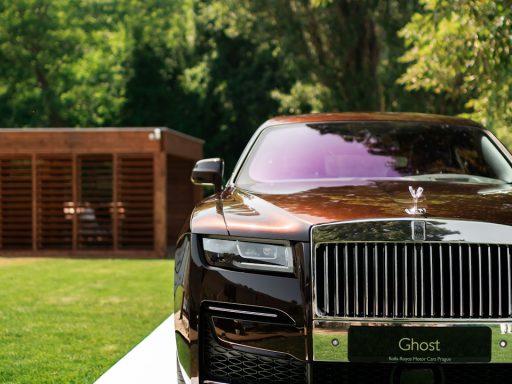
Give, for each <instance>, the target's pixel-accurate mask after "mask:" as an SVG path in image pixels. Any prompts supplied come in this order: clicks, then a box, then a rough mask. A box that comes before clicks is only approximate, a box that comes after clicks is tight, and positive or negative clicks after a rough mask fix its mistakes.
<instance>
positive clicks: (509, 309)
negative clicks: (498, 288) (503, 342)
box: [507, 247, 512, 316]
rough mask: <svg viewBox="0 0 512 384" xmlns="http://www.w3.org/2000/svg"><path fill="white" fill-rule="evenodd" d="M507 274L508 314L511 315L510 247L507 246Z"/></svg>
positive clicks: (511, 278)
mask: <svg viewBox="0 0 512 384" xmlns="http://www.w3.org/2000/svg"><path fill="white" fill-rule="evenodd" d="M507 276H508V280H507V282H508V315H509V316H512V266H511V260H510V247H508V248H507Z"/></svg>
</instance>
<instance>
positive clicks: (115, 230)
mask: <svg viewBox="0 0 512 384" xmlns="http://www.w3.org/2000/svg"><path fill="white" fill-rule="evenodd" d="M112 156H113V159H112V184H113V185H112V245H113V249H114V251H117V249H118V243H119V218H118V211H119V207H118V195H117V184H118V173H119V171H118V159H119V155H118V154H117V153H114V154H113V155H112Z"/></svg>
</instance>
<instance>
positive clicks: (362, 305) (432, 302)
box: [315, 242, 512, 319]
mask: <svg viewBox="0 0 512 384" xmlns="http://www.w3.org/2000/svg"><path fill="white" fill-rule="evenodd" d="M511 248H512V246H510V245H496V244H468V243H436V242H432V243H427V242H425V243H423V242H422V243H328V244H318V245H317V246H316V247H315V250H316V251H315V252H316V254H315V276H316V279H315V293H316V305H317V313H318V314H319V315H320V316H326V317H345V318H436V319H437V318H449V319H453V318H460V319H466V318H478V319H499V318H509V317H511V316H512V265H511V262H512V260H511V256H512V255H511V253H512V250H511Z"/></svg>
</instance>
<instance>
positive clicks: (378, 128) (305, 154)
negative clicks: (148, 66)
mask: <svg viewBox="0 0 512 384" xmlns="http://www.w3.org/2000/svg"><path fill="white" fill-rule="evenodd" d="M346 178H407V179H419V180H423V179H424V180H432V181H437V180H443V181H453V182H484V183H497V182H498V183H499V182H508V183H509V182H511V181H512V168H511V165H510V164H509V162H508V161H507V160H506V158H505V157H504V156H503V155H502V153H501V152H500V151H499V150H498V149H497V147H496V146H495V145H494V144H493V142H492V141H491V139H490V138H489V137H488V136H487V135H486V134H485V132H484V131H483V130H480V129H476V128H468V127H455V126H446V125H429V124H424V123H396V122H393V123H390V122H356V123H354V122H348V123H325V124H307V125H304V124H299V125H297V124H295V125H285V126H275V127H269V128H267V129H265V130H264V131H263V132H262V133H261V134H260V136H259V138H258V139H257V141H256V143H255V145H254V146H253V148H252V149H251V151H250V152H249V155H248V157H247V159H246V161H245V162H244V164H243V166H242V168H241V170H240V173H239V176H238V179H237V183H238V184H239V185H243V184H253V183H268V182H272V183H274V182H285V181H295V180H296V181H303V180H319V179H346Z"/></svg>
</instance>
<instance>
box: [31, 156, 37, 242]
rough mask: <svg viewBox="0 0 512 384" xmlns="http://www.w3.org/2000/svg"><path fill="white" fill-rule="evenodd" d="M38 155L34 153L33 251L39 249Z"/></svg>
mask: <svg viewBox="0 0 512 384" xmlns="http://www.w3.org/2000/svg"><path fill="white" fill-rule="evenodd" d="M36 167H37V155H36V154H35V153H33V154H32V251H34V252H36V251H37V230H38V228H37V182H38V180H37V168H36Z"/></svg>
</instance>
